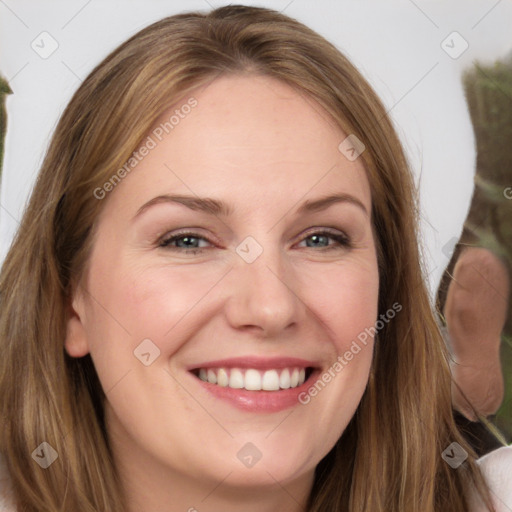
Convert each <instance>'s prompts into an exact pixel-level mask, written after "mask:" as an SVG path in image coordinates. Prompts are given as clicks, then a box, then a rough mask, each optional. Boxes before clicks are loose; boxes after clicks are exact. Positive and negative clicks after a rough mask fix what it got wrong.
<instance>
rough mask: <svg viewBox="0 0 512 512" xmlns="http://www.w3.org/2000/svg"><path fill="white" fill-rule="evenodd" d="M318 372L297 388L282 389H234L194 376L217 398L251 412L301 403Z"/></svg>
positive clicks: (273, 409) (277, 409)
mask: <svg viewBox="0 0 512 512" xmlns="http://www.w3.org/2000/svg"><path fill="white" fill-rule="evenodd" d="M318 373H319V372H318V371H314V372H312V373H311V375H310V376H309V378H308V379H307V380H306V381H305V382H304V383H303V384H301V385H300V386H297V387H296V388H289V389H282V390H280V391H248V390H247V389H234V388H229V387H222V386H218V385H217V384H211V383H210V382H205V381H203V380H201V379H199V378H197V377H195V376H194V378H195V379H196V381H197V382H198V383H199V384H200V385H201V386H202V387H203V388H204V389H205V390H206V391H208V392H209V393H211V394H212V395H213V396H214V397H215V398H219V399H221V400H224V401H226V402H228V403H230V404H231V405H233V406H235V407H237V408H238V409H242V410H244V411H250V412H278V411H282V410H284V409H288V408H290V407H294V406H295V405H298V404H300V402H299V398H298V396H299V395H300V394H301V393H303V392H304V391H306V390H307V389H308V388H309V387H310V386H311V382H314V379H315V376H317V375H318Z"/></svg>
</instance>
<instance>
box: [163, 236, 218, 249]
mask: <svg viewBox="0 0 512 512" xmlns="http://www.w3.org/2000/svg"><path fill="white" fill-rule="evenodd" d="M211 245H212V244H211V243H210V241H209V240H207V239H206V238H204V237H203V236H200V235H198V234H197V233H177V234H174V235H172V236H167V237H165V238H164V239H163V240H161V241H160V243H159V246H160V247H164V248H167V249H171V250H175V251H184V252H199V251H200V250H201V249H204V248H207V247H210V246H211Z"/></svg>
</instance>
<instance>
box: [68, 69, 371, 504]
mask: <svg viewBox="0 0 512 512" xmlns="http://www.w3.org/2000/svg"><path fill="white" fill-rule="evenodd" d="M194 97H195V98H196V99H197V101H198V105H197V106H196V107H195V108H194V109H193V110H192V111H191V113H189V114H188V115H187V116H186V117H185V118H184V119H182V120H181V121H180V123H179V125H177V126H176V127H175V128H174V130H173V131H172V132H170V134H169V135H168V136H167V137H166V138H165V139H164V140H162V141H161V142H160V143H159V144H158V145H157V147H156V148H154V149H153V150H151V152H150V153H149V154H148V155H147V156H146V157H145V158H144V159H143V161H142V162H140V164H138V166H137V167H136V168H135V169H134V170H133V171H132V172H131V173H130V174H129V175H128V176H127V177H126V178H125V179H124V180H123V182H122V183H121V184H120V185H118V186H117V187H116V189H115V190H114V191H112V192H111V193H110V194H109V196H108V197H107V198H106V199H104V201H106V203H105V205H104V209H103V211H102V213H101V215H100V218H99V221H98V224H97V230H96V238H95V241H94V246H93V250H92V254H91V257H90V261H89V262H88V267H87V271H86V272H85V274H84V275H83V276H82V281H81V284H80V286H79V287H77V290H76V292H75V294H74V298H73V302H72V313H71V316H70V319H69V322H68V336H67V340H66V349H67V351H68V353H69V354H70V355H72V356H74V357H81V356H83V355H85V354H87V353H89V352H90V354H91V356H92V358H93V361H94V364H95V367H96V370H97V372H98V375H99V378H100V381H101V383H102V386H103V388H104V390H105V392H106V404H105V409H106V421H107V430H108V434H109V438H110V441H111V444H112V450H113V453H114V457H115V462H116V465H117V467H118V468H119V473H120V476H121V481H122V483H123V484H124V488H125V492H126V494H127V497H128V500H129V504H130V507H131V509H130V510H132V511H143V512H149V511H151V512H156V511H161V510H172V511H174V510H176V511H187V510H189V511H193V510H198V511H199V512H208V511H211V512H213V511H218V510H223V511H225V512H230V511H239V510H244V511H248V512H252V511H258V512H261V511H262V510H265V511H274V510H275V511H278V510H279V511H298V510H302V509H303V507H304V505H305V503H306V500H307V498H308V495H309V493H310V490H311V485H312V482H313V472H314V468H315V466H316V465H317V464H318V462H319V461H320V460H321V459H322V458H323V457H324V456H325V455H326V454H327V453H328V451H329V450H330V449H331V448H332V447H333V445H334V444H335V442H336V440H337V439H338V438H339V436H340V435H341V433H342V432H343V430H344V428H345V427H346V425H347V424H348V422H349V420H350V418H351V417H352V416H353V414H354V412H355V410H356V408H357V405H358V404H359V402H360V399H361V396H362V393H363V392H364V389H365V387H366V384H367V381H368V375H369V370H370V363H371V357H372V350H373V340H370V342H369V343H368V344H367V346H366V347H362V350H361V351H360V352H359V353H358V354H357V355H356V356H354V358H353V359H352V360H351V361H350V363H349V364H348V365H347V366H346V367H345V368H344V369H343V371H341V372H340V373H339V374H337V375H336V377H335V378H334V379H333V380H332V381H331V382H330V383H329V384H328V385H327V386H326V387H325V389H323V390H322V391H321V392H320V393H319V394H318V395H317V396H316V397H314V399H312V400H311V401H310V402H309V403H308V404H307V405H302V404H297V405H295V406H293V407H292V408H288V409H285V410H283V411H279V412H272V413H268V412H267V413H262V412H253V411H243V410H240V409H238V408H236V407H234V406H233V405H231V404H230V403H226V402H224V401H221V400H219V399H218V398H215V397H214V396H212V395H211V394H210V393H208V392H206V391H205V390H204V388H203V387H202V385H201V383H200V382H199V381H198V379H197V378H196V377H194V376H193V375H192V374H191V373H190V372H189V371H187V368H189V367H190V366H191V365H194V364H197V363H201V362H205V361H212V360H217V359H222V358H229V357H238V356H248V355H250V356H254V355H256V356H264V357H273V356H292V357H300V358H304V359H307V360H313V361H315V362H316V363H317V364H318V366H319V367H320V368H321V370H327V369H328V368H329V367H330V366H331V365H332V364H333V363H334V362H335V361H336V358H337V357H338V355H343V354H344V353H345V352H346V350H348V349H349V347H350V345H351V343H352V342H353V340H355V339H356V337H357V335H358V334H359V333H361V332H362V331H364V329H365V328H367V327H369V326H373V325H374V324H375V321H376V317H377V297H378V287H379V279H378V270H377V259H376V250H375V243H374V238H373V232H372V224H371V193H370V187H369V183H368V179H367V177H366V173H365V170H364V168H363V164H362V162H361V159H360V158H358V159H357V160H355V161H353V162H350V161H349V160H348V159H346V158H345V157H344V156H343V155H342V154H341V153H340V151H339V150H338V145H339V144H340V142H341V141H343V140H344V139H345V137H346V135H345V134H344V133H342V132H341V131H340V130H339V129H338V128H337V127H336V126H335V125H334V123H333V122H332V120H331V119H330V118H329V116H328V115H327V113H326V112H325V111H323V110H322V109H321V107H320V106H319V105H318V104H316V103H315V102H313V101H312V100H310V99H305V98H304V97H303V96H302V95H300V94H298V93H297V92H295V91H294V90H293V89H291V88H290V87H288V86H287V85H285V84H282V83H280V82H278V81H275V80H274V79H271V78H267V77H260V76H254V75H253V76H250V75H243V76H230V77H223V78H219V79H216V80H215V81H213V82H212V83H211V84H210V85H209V86H208V87H206V88H204V89H201V90H196V91H194ZM186 99H187V98H185V99H184V100H183V102H181V103H179V104H177V106H174V107H173V108H171V109H170V110H169V112H167V113H164V114H163V116H162V119H168V117H169V115H170V114H172V112H173V110H175V108H177V107H178V108H179V105H180V104H183V103H185V101H186ZM159 122H160V121H157V124H158V123H159ZM333 193H340V194H349V195H351V196H352V197H353V198H355V199H356V200H357V201H359V202H360V203H361V205H359V206H358V205H356V204H355V203H353V202H349V201H342V202H336V203H334V204H331V205H330V206H329V207H327V208H325V209H322V210H318V211H315V212H305V213H300V214H299V213H297V210H298V209H299V208H300V206H301V205H303V204H304V203H305V202H306V201H313V200H316V199H318V198H322V197H325V196H329V195H331V194H333ZM162 194H173V195H175V194H186V195H191V196H193V197H197V196H200V197H210V198H215V199H217V200H220V201H222V202H224V203H226V205H228V207H229V208H230V209H231V210H232V212H231V213H230V214H229V215H225V214H217V215H212V214H210V213H207V212H201V211H197V210H193V209H190V208H188V207H186V206H184V205H181V204H177V203H170V202H162V203H159V204H154V205H153V206H150V207H147V208H146V209H145V210H144V212H143V213H141V214H140V215H138V216H137V215H136V214H137V212H138V210H139V209H140V208H141V207H142V206H143V205H144V204H145V203H147V202H148V201H150V200H152V199H153V198H155V197H158V196H161V195H162ZM327 227H329V228H331V229H332V231H333V232H334V233H335V234H345V235H346V236H348V237H349V238H350V240H351V241H350V245H349V246H347V245H343V244H339V243H337V242H336V241H335V240H334V239H332V238H327V239H321V242H320V244H319V245H318V244H317V246H313V247H310V246H308V244H309V245H310V244H311V242H312V239H311V234H312V232H317V233H318V232H319V231H322V229H325V228H327ZM182 228H196V229H194V232H197V233H198V236H201V237H205V238H206V240H205V241H201V242H200V245H201V246H202V247H200V250H199V251H197V249H196V250H195V252H190V251H189V252H186V250H184V249H183V248H180V247H178V246H177V242H174V246H167V247H161V246H159V243H160V242H161V240H162V238H166V237H167V238H169V235H170V234H175V233H176V231H177V230H180V229H182ZM247 236H251V237H253V238H254V239H255V240H256V241H257V242H258V244H259V245H260V246H261V247H262V249H263V253H262V254H261V255H260V256H259V257H258V258H257V259H256V260H255V261H254V262H252V263H247V262H246V261H244V260H243V259H242V258H241V257H240V256H239V255H238V254H237V253H236V252H235V249H236V247H237V246H238V245H239V244H240V243H241V242H242V241H243V240H244V239H245V238H246V237H247ZM182 241H183V240H182ZM147 338H149V339H151V340H152V342H153V343H155V345H157V346H158V348H159V350H160V357H158V358H157V359H156V360H155V361H154V362H153V363H152V364H151V365H150V366H144V365H143V364H141V362H140V361H139V360H138V359H137V358H136V357H134V354H133V351H134V349H136V347H137V346H138V345H139V344H140V343H141V341H142V340H144V339H147ZM248 442H251V443H253V444H254V445H255V446H256V447H257V448H258V450H259V451H260V452H261V454H262V458H261V460H260V461H259V462H258V463H257V464H256V465H255V466H254V467H252V468H246V467H245V466H244V465H243V464H242V463H241V462H240V460H239V459H238V458H237V456H236V454H237V452H238V451H239V450H240V449H241V448H242V447H243V446H244V445H245V444H246V443H248Z"/></svg>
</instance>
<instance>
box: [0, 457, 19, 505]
mask: <svg viewBox="0 0 512 512" xmlns="http://www.w3.org/2000/svg"><path fill="white" fill-rule="evenodd" d="M0 512H16V509H15V507H14V505H13V504H12V499H11V485H10V478H9V474H8V472H7V467H6V465H5V461H4V459H3V457H1V456H0Z"/></svg>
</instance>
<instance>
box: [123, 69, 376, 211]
mask: <svg viewBox="0 0 512 512" xmlns="http://www.w3.org/2000/svg"><path fill="white" fill-rule="evenodd" d="M190 105H193V107H190ZM346 136H347V134H345V133H343V132H342V130H341V129H340V128H339V127H338V126H337V125H336V124H335V122H334V120H333V118H332V117H331V116H330V115H329V113H328V112H326V111H325V110H324V109H323V108H322V107H321V106H320V105H319V104H318V103H317V102H316V101H314V100H313V99H312V98H311V97H309V96H307V95H305V94H304V93H302V92H299V91H297V90H295V89H294V88H292V87H291V86H289V85H287V84H285V83H283V82H281V81H278V80H276V79H273V78H269V77H266V76H260V75H230V76H224V77H221V78H217V79H216V80H213V81H212V82H211V83H209V84H208V85H207V86H204V87H201V88H198V89H195V90H192V91H191V92H190V93H189V94H187V95H185V96H183V97H182V98H181V99H180V100H179V101H178V102H176V103H175V105H173V107H171V108H170V109H168V110H167V111H166V112H164V113H162V115H161V116H160V117H159V119H157V121H156V122H155V124H154V126H153V128H152V129H151V130H150V132H149V134H148V137H149V138H150V139H151V141H152V143H151V146H153V147H152V149H151V150H150V151H149V152H147V154H146V155H145V156H144V158H143V159H141V161H140V162H139V163H138V164H137V166H136V168H135V169H134V170H133V172H130V175H129V176H128V177H127V178H126V179H125V180H123V183H122V184H121V185H122V186H120V187H119V190H116V191H115V194H113V195H114V196H118V195H124V194H132V193H133V191H134V190H135V189H136V190H137V194H138V195H139V196H140V197H141V199H145V200H149V199H151V197H150V196H151V195H152V194H155V193H157V192H159V193H162V192H166V193H169V192H178V193H188V194H189V193H191V192H192V193H194V194H197V195H202V196H206V195H207V196H210V197H223V196H225V195H226V194H232V195H233V194H236V193H240V194H243V196H244V200H245V201H247V200H248V199H250V198H254V199H255V200H260V199H261V197H260V196H261V195H262V194H263V195H265V197H267V198H268V199H271V198H273V199H274V200H275V201H279V202H281V203H282V202H287V201H289V200H294V201H297V200H298V199H299V198H300V197H303V196H307V195H308V194H310V193H311V194H313V193H314V192H315V191H316V192H317V193H318V194H325V193H331V192H332V191H342V192H343V191H345V192H346V191H350V192H352V193H356V194H359V195H360V197H361V200H363V201H364V202H365V203H366V204H367V205H368V206H369V205H370V192H369V185H368V182H367V178H366V172H365V169H364V166H363V163H362V161H361V159H360V158H359V159H357V160H355V161H349V160H348V159H347V158H346V157H345V156H344V155H343V154H342V153H341V152H340V150H339V149H338V146H339V145H340V143H341V142H342V141H343V140H344V139H345V138H346ZM146 140H148V139H146ZM347 189H348V190H347ZM283 194H285V195H286V196H284V195H283ZM306 198H307V197H306Z"/></svg>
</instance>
